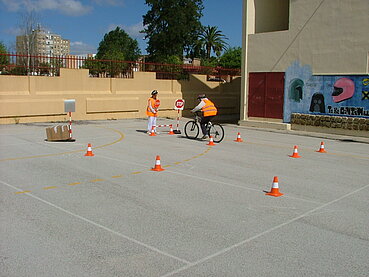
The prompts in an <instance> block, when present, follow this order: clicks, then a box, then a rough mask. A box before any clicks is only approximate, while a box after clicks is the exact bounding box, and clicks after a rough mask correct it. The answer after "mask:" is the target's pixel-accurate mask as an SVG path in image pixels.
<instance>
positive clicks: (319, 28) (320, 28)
mask: <svg viewBox="0 0 369 277" xmlns="http://www.w3.org/2000/svg"><path fill="white" fill-rule="evenodd" d="M275 1H279V0H275ZM244 2H245V3H248V6H249V9H248V11H247V17H248V19H247V20H248V30H249V38H248V41H249V45H248V71H249V72H272V71H274V72H284V71H286V69H287V68H288V67H289V66H290V65H291V64H292V62H294V61H299V62H300V64H303V65H310V66H311V67H312V71H313V73H314V74H367V73H368V51H369V36H368V35H367V34H368V28H369V16H368V14H369V1H368V0H350V1H348V0H324V1H322V0H308V1H306V0H290V1H289V2H290V9H289V11H290V18H289V30H287V31H278V32H269V33H256V34H252V33H253V32H252V29H253V28H254V29H255V28H256V26H257V24H255V22H256V23H257V22H259V21H263V20H268V22H269V21H271V22H273V19H272V18H270V17H272V16H273V15H272V14H270V13H267V12H265V14H264V15H263V14H262V13H261V12H257V11H256V10H257V7H258V6H260V7H262V4H263V3H264V2H265V0H244ZM282 2H284V1H282ZM282 2H281V3H282ZM245 3H244V4H245ZM273 14H274V16H276V17H279V16H280V15H279V14H278V13H277V12H275V13H273ZM258 15H259V16H261V17H259V18H257V16H258ZM263 16H265V17H266V18H263ZM276 20H277V19H276Z"/></svg>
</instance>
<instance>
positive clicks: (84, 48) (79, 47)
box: [70, 41, 96, 55]
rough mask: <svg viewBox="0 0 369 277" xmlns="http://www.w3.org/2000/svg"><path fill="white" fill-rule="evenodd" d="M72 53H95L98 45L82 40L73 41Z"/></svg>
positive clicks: (71, 44) (71, 45)
mask: <svg viewBox="0 0 369 277" xmlns="http://www.w3.org/2000/svg"><path fill="white" fill-rule="evenodd" d="M70 53H71V54H72V55H85V54H95V53H96V47H94V46H92V45H89V44H87V43H84V42H82V41H73V42H71V43H70Z"/></svg>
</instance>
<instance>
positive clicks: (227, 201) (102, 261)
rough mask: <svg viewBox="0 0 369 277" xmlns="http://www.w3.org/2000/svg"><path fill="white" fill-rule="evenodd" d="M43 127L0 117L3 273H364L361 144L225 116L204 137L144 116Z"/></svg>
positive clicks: (367, 237)
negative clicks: (218, 134)
mask: <svg viewBox="0 0 369 277" xmlns="http://www.w3.org/2000/svg"><path fill="white" fill-rule="evenodd" d="M158 122H159V123H160V124H167V122H170V120H166V119H159V120H158ZM170 123H173V122H170ZM50 125H51V124H49V123H35V124H22V125H3V126H0V166H1V167H0V168H1V171H0V173H1V178H0V195H1V196H0V197H1V200H0V209H1V214H0V220H1V227H0V234H1V239H0V245H1V248H0V275H1V276H14V277H15V276H16V277H20V276H37V277H42V276H45V277H46V276H47V277H49V276H78V277H82V276H89V277H90V276H104V277H109V276H145V277H149V276H158V277H160V276H161V277H163V276H176V277H179V276H186V277H192V276H222V277H223V276H232V277H234V276H281V277H282V276H283V277H286V276H291V277H292V276H293V277H295V276H309V277H311V276H317V277H318V276H319V277H320V276H349V277H353V276H368V272H369V263H368V258H369V209H368V207H369V178H368V177H369V144H365V143H357V142H353V141H350V140H346V141H341V140H334V139H324V142H325V149H326V150H327V152H328V153H326V154H321V153H317V152H316V150H318V149H319V146H320V143H321V141H322V139H321V138H316V137H310V136H301V135H292V134H285V133H278V132H268V131H262V130H254V129H245V128H240V127H238V126H236V125H226V126H225V131H226V138H225V140H224V141H223V142H222V143H220V144H216V145H215V146H207V145H206V144H207V141H199V140H189V139H186V138H184V137H183V135H168V134H166V132H167V129H162V130H161V134H159V135H158V136H156V137H149V136H148V135H147V134H146V133H145V128H146V121H145V120H140V119H135V120H133V119H132V120H117V121H94V122H80V123H76V124H74V125H73V136H74V138H76V142H74V143H68V142H45V141H44V140H45V138H46V134H45V128H46V127H49V126H50ZM237 132H240V133H241V137H242V139H243V140H244V142H242V143H238V142H234V139H236V136H237ZM182 133H183V132H182ZM88 143H91V144H92V151H93V153H94V155H95V156H93V157H85V156H84V154H85V153H86V150H87V144H88ZM294 145H298V147H299V148H298V151H299V154H300V155H301V156H302V157H301V158H299V159H293V158H290V157H289V155H291V154H292V152H293V146H294ZM157 155H160V158H161V166H162V167H163V168H164V169H165V171H162V172H154V171H151V170H150V168H151V167H153V166H154V165H155V157H156V156H157ZM274 176H278V178H279V190H280V191H281V192H282V193H284V195H283V196H281V197H271V196H266V195H265V192H264V191H269V190H270V189H271V186H272V181H273V177H274Z"/></svg>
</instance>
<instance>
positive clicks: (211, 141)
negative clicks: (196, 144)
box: [207, 136, 215, 146]
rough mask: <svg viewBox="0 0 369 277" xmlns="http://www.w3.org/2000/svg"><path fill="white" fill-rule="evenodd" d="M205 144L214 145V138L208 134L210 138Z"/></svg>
mask: <svg viewBox="0 0 369 277" xmlns="http://www.w3.org/2000/svg"><path fill="white" fill-rule="evenodd" d="M207 145H210V146H214V145H215V143H214V140H213V137H212V136H210V140H209V143H208V144H207Z"/></svg>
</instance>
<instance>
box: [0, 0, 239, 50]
mask: <svg viewBox="0 0 369 277" xmlns="http://www.w3.org/2000/svg"><path fill="white" fill-rule="evenodd" d="M203 4H204V10H203V16H202V18H201V23H202V24H203V25H205V26H207V25H210V26H217V27H218V29H219V30H220V31H222V33H223V34H224V35H225V36H226V37H227V38H228V40H227V43H228V44H229V46H230V47H237V46H240V47H241V43H242V0H231V1H225V0H203ZM30 10H33V11H35V14H36V16H37V19H38V20H37V22H40V24H41V26H42V27H43V28H45V29H47V30H49V31H50V32H51V33H54V34H58V35H61V36H62V38H64V39H69V40H70V44H71V54H75V55H83V54H87V53H96V52H97V48H98V46H99V43H100V41H101V40H102V39H103V37H104V35H105V34H106V33H108V32H109V31H111V30H114V29H115V28H116V27H117V26H119V27H121V28H122V29H123V30H125V31H126V32H127V33H128V34H129V35H130V36H131V37H132V38H134V39H137V41H138V43H139V47H140V49H141V52H142V54H146V50H145V49H146V47H147V45H146V42H147V40H144V34H141V33H140V30H142V29H143V24H142V16H143V15H144V14H146V12H147V11H148V6H147V5H146V4H145V0H90V1H87V0H0V41H2V42H3V43H4V44H5V46H6V47H7V48H8V49H9V50H11V51H14V50H15V49H14V46H15V37H16V36H17V35H18V34H19V26H20V24H21V20H22V16H21V15H22V13H23V14H24V13H25V12H27V11H30Z"/></svg>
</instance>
